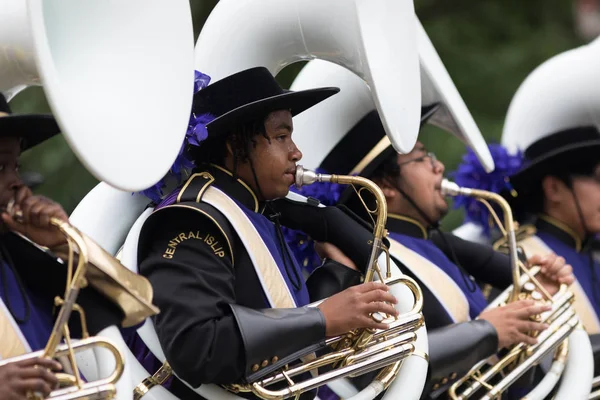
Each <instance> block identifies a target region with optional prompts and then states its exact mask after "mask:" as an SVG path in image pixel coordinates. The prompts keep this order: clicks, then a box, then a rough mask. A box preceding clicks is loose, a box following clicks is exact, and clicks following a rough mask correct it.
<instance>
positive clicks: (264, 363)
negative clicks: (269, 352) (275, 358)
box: [260, 360, 269, 368]
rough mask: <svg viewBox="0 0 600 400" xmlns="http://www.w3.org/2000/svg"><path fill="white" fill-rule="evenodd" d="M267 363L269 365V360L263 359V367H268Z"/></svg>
mask: <svg viewBox="0 0 600 400" xmlns="http://www.w3.org/2000/svg"><path fill="white" fill-rule="evenodd" d="M267 365H269V362H268V361H267V360H263V362H262V363H261V364H260V366H261V367H263V368H264V367H266V366H267Z"/></svg>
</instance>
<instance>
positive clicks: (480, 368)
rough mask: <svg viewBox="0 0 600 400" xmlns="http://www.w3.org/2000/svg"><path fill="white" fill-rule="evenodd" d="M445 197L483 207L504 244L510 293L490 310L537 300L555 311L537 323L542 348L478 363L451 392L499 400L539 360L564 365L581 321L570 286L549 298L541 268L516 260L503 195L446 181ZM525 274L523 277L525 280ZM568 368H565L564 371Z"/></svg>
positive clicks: (455, 396)
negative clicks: (497, 209)
mask: <svg viewBox="0 0 600 400" xmlns="http://www.w3.org/2000/svg"><path fill="white" fill-rule="evenodd" d="M441 191H442V194H444V195H446V196H470V197H475V198H477V200H479V201H481V202H482V203H483V204H484V205H485V206H486V207H487V208H488V210H489V211H490V213H491V215H492V217H493V218H494V220H495V222H496V223H497V224H498V227H499V228H500V230H501V231H502V233H503V235H504V238H505V240H506V246H507V248H508V254H509V257H510V264H511V268H512V277H513V285H512V286H511V287H509V288H508V289H506V290H505V291H504V292H503V293H502V294H501V295H500V296H498V298H496V299H495V300H494V301H493V302H492V303H490V305H489V306H488V307H499V306H502V305H505V304H508V303H511V302H514V301H517V300H524V299H534V300H538V301H545V302H547V303H549V304H550V305H551V306H552V309H551V310H550V311H547V312H545V313H542V314H541V315H540V316H539V322H542V323H546V324H548V325H549V327H548V329H546V330H545V331H543V332H537V333H535V334H536V335H537V336H536V337H537V340H538V343H537V344H535V345H531V346H528V345H526V344H524V343H520V344H518V345H515V346H514V347H512V348H511V349H509V350H508V353H507V354H506V355H505V356H504V357H502V358H501V359H500V360H499V361H498V362H497V363H496V364H494V365H491V366H489V368H487V369H485V367H486V366H488V361H487V360H483V361H481V362H479V363H477V364H476V365H475V366H474V367H473V368H472V369H471V370H470V371H469V372H468V373H467V375H465V376H464V377H462V378H461V379H459V380H458V381H457V382H455V383H454V384H453V385H452V386H451V387H450V389H449V395H450V397H451V398H452V399H461V400H463V399H468V398H470V397H471V396H473V395H475V394H479V395H481V394H482V393H483V396H482V397H478V398H481V399H489V400H491V399H495V398H498V397H499V396H500V395H501V394H502V393H503V392H504V391H506V390H507V389H508V388H509V387H510V385H512V384H513V383H514V382H516V381H517V380H518V379H519V378H520V377H521V376H523V374H525V372H527V371H528V370H529V369H530V368H532V367H534V366H536V365H538V363H539V362H540V360H541V359H542V358H543V357H544V356H546V355H547V354H549V353H550V352H551V351H555V363H562V364H564V363H565V362H566V358H567V354H568V345H567V341H566V339H567V338H568V337H569V335H570V334H571V333H572V332H573V331H574V330H575V329H576V328H577V327H578V325H579V318H578V317H577V315H576V314H575V311H574V309H573V307H572V306H571V304H572V303H573V300H574V296H573V293H572V292H570V291H568V290H567V285H564V284H562V285H561V286H560V288H559V291H558V292H557V293H556V294H555V295H554V296H550V294H549V293H548V292H547V291H546V290H545V289H544V287H543V286H542V285H541V284H540V283H539V282H538V281H537V279H536V278H535V275H536V274H537V273H538V272H539V271H540V268H539V267H537V266H534V267H531V268H529V269H528V268H526V267H525V266H524V265H523V263H522V262H521V261H520V260H519V257H518V254H519V253H518V248H517V240H516V233H515V232H516V229H515V223H514V220H513V216H512V210H511V208H510V206H509V205H508V202H507V201H506V200H505V199H504V198H503V197H502V196H500V195H498V194H496V193H493V192H488V191H485V190H479V189H470V188H463V187H459V186H458V185H457V184H456V183H454V182H450V181H448V180H446V179H444V180H443V181H442V185H441ZM489 202H494V203H495V204H497V205H498V206H499V207H500V208H501V209H502V212H503V214H504V222H503V223H501V222H500V219H499V217H498V215H497V214H496V213H495V211H494V209H493V208H492V207H491V205H490V204H489ZM521 272H523V275H522V276H521ZM563 367H564V365H563ZM501 373H502V379H501V380H500V381H499V382H496V383H495V384H492V383H491V381H492V379H493V378H494V377H496V376H498V375H499V374H501Z"/></svg>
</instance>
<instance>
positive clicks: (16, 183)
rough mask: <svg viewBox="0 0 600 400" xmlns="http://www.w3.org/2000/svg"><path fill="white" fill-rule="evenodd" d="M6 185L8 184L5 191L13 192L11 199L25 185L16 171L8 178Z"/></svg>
mask: <svg viewBox="0 0 600 400" xmlns="http://www.w3.org/2000/svg"><path fill="white" fill-rule="evenodd" d="M6 183H7V184H6V186H5V188H6V189H5V190H7V191H9V192H12V193H11V197H12V196H14V195H15V193H16V192H17V190H19V189H20V188H21V187H23V185H24V183H23V181H22V180H21V177H20V176H19V174H18V173H17V172H16V171H14V172H11V173H10V176H7V180H6Z"/></svg>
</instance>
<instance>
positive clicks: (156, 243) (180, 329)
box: [138, 166, 371, 397]
mask: <svg viewBox="0 0 600 400" xmlns="http://www.w3.org/2000/svg"><path fill="white" fill-rule="evenodd" d="M207 172H209V173H210V174H211V176H212V177H213V178H214V181H213V180H209V179H204V178H201V177H198V174H196V175H195V176H196V177H195V178H194V179H193V180H191V181H188V182H187V183H186V185H184V186H183V189H182V191H181V196H180V200H179V201H180V202H179V204H178V206H176V207H164V208H160V209H158V210H157V211H155V212H154V213H153V214H152V215H151V216H150V217H149V219H148V220H147V221H146V223H145V224H144V226H143V228H142V231H141V235H140V242H139V249H138V250H139V252H138V254H139V260H140V272H141V274H143V275H144V276H146V277H147V278H148V279H149V280H150V282H151V283H152V285H153V287H154V301H155V304H156V305H157V306H158V307H159V308H160V309H161V313H160V314H159V315H157V316H156V317H155V320H154V322H155V326H156V330H157V334H158V337H159V340H160V343H161V346H162V348H163V350H164V352H165V355H166V358H167V359H168V361H169V363H170V364H171V366H172V367H173V369H174V371H175V372H176V373H177V375H178V376H179V377H180V378H182V379H183V380H185V381H187V382H188V383H189V384H190V385H192V386H194V387H197V386H199V385H201V384H203V383H214V384H229V383H236V382H240V381H242V382H243V381H252V380H255V379H258V378H259V377H260V376H263V375H264V374H265V373H266V372H268V371H270V370H272V369H274V368H276V367H280V366H281V365H283V364H285V363H287V362H289V360H291V359H293V358H296V357H297V354H298V352H304V353H305V352H306V351H307V350H312V351H314V349H315V347H318V346H321V345H322V344H323V343H324V339H325V323H324V319H323V316H322V314H321V312H320V311H319V310H318V309H316V308H308V307H301V308H295V309H270V308H268V307H269V305H268V303H267V302H266V299H265V296H264V293H263V289H262V286H261V284H260V281H259V278H258V276H257V273H256V272H255V269H254V266H253V264H252V262H251V260H250V258H249V255H248V250H249V249H246V248H245V246H244V245H243V244H242V243H241V241H240V238H239V237H238V234H237V233H236V231H235V230H234V228H233V226H232V225H231V224H230V222H229V221H228V220H227V218H226V217H225V216H224V215H223V214H222V213H221V212H220V211H218V210H217V209H216V208H214V207H213V206H211V205H209V204H207V203H205V202H201V200H200V197H201V196H200V197H199V194H201V193H203V192H204V189H205V187H206V185H209V184H212V185H214V186H215V187H217V188H219V189H220V190H221V191H223V192H224V193H226V194H227V195H228V196H229V197H231V198H232V199H234V200H235V201H236V202H237V203H238V204H239V205H241V206H242V207H247V208H248V209H250V210H252V211H254V212H261V213H263V215H265V216H267V217H270V218H271V220H272V221H273V222H274V223H275V225H276V226H277V225H278V224H279V223H282V224H284V225H287V226H289V227H291V228H294V229H302V230H304V231H305V232H307V233H309V234H310V236H311V237H313V238H315V239H317V240H324V241H330V242H332V243H334V244H338V245H339V246H341V247H342V250H343V251H345V252H348V253H350V254H351V255H354V256H355V258H354V260H355V261H356V262H357V264H361V265H366V262H367V258H368V250H369V249H370V246H369V243H368V242H369V240H370V239H371V235H370V232H369V231H368V229H366V228H365V227H363V226H362V225H361V224H360V223H358V222H357V221H355V220H354V219H353V218H351V217H348V216H347V215H346V214H344V212H342V211H341V210H340V209H338V208H336V207H327V208H321V207H316V204H306V203H303V204H299V203H295V202H291V201H288V200H285V199H282V200H277V201H273V202H268V203H259V201H258V199H257V197H256V195H255V194H254V193H253V191H252V190H251V189H250V188H249V186H248V185H246V184H245V183H244V182H242V181H241V180H238V179H234V178H233V177H232V176H231V174H230V173H229V172H228V171H226V170H224V169H222V168H220V167H216V166H211V167H208V168H207ZM190 200H191V201H190ZM196 200H200V202H197V201H196ZM182 206H183V207H182ZM339 224H342V225H343V224H347V225H343V226H346V227H345V229H343V231H345V232H354V233H353V234H352V235H351V236H352V237H350V238H348V240H343V241H342V240H341V239H340V238H339V237H337V233H338V232H339V231H338V230H334V229H332V227H333V226H334V225H339ZM282 240H283V238H282ZM361 249H362V250H361ZM250 250H251V249H250ZM362 254H364V256H362ZM334 268H338V272H339V273H337V274H334V275H333V276H332V277H331V279H330V281H331V282H332V284H335V285H340V286H341V287H347V286H349V285H352V284H356V283H359V282H360V279H361V274H360V273H359V272H357V271H354V270H351V269H349V268H346V267H343V266H340V265H335V267H334ZM288 275H289V274H288ZM290 280H291V279H290ZM302 280H303V279H302ZM301 284H303V285H304V284H305V283H304V282H302V283H301ZM180 390H183V389H181V384H180V383H179V384H178V383H177V381H175V382H174V385H173V386H172V391H173V392H174V393H176V394H177V395H179V396H182V397H190V396H189V395H186V394H183V392H181V391H180Z"/></svg>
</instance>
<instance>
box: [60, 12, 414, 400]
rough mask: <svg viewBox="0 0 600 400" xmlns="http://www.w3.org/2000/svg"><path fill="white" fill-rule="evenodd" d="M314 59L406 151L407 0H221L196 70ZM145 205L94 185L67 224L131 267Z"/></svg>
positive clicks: (218, 395) (410, 86) (410, 31)
mask: <svg viewBox="0 0 600 400" xmlns="http://www.w3.org/2000/svg"><path fill="white" fill-rule="evenodd" d="M315 58H320V59H326V60H329V61H332V62H335V63H337V64H340V65H342V66H344V67H346V68H348V69H350V70H351V71H353V72H354V73H356V74H357V75H358V76H360V77H361V78H362V79H364V80H365V81H366V82H367V83H368V84H369V87H370V88H371V90H372V93H373V101H374V102H375V104H376V105H377V107H378V109H379V111H380V114H381V115H382V118H383V119H384V123H385V125H386V128H387V130H388V132H393V134H392V135H390V137H391V140H392V143H393V144H394V145H395V146H396V148H397V149H399V150H401V151H402V150H403V151H410V149H411V148H412V146H413V145H414V143H415V141H416V135H417V133H418V127H419V115H420V107H419V100H418V99H419V98H420V87H419V69H418V58H417V50H416V32H415V24H414V8H413V4H412V2H411V1H400V2H399V1H396V0H370V1H364V0H352V1H348V0H319V1H317V0H221V1H220V2H219V3H218V4H217V6H216V7H215V8H214V10H213V11H212V13H211V15H210V16H209V18H208V20H207V22H206V24H205V25H204V27H203V29H202V32H201V34H200V37H199V39H198V41H197V44H196V69H197V70H199V71H201V72H203V73H205V74H208V75H209V76H211V78H212V82H215V81H217V80H219V79H221V78H223V77H225V76H228V75H230V74H233V73H235V72H238V71H241V70H244V69H247V68H251V67H255V66H266V67H267V68H269V70H270V71H271V72H272V73H273V74H277V73H278V72H279V71H280V70H281V69H283V68H284V67H285V66H287V65H289V64H291V63H293V62H296V61H302V60H310V59H315ZM316 108H317V107H315V109H316ZM188 111H189V109H188ZM312 111H313V110H310V111H309V112H312ZM184 131H185V129H183V130H182V137H181V138H180V139H178V138H176V137H175V136H173V139H172V140H173V142H174V143H175V142H176V143H177V146H179V145H180V144H181V141H182V140H183V133H184ZM170 161H172V160H170ZM146 204H147V201H145V199H144V198H143V197H141V196H131V195H130V194H129V193H125V192H120V191H118V190H115V189H113V188H111V187H109V186H108V185H105V184H102V183H101V184H100V185H98V186H97V187H96V188H94V189H93V190H92V191H91V192H90V193H89V194H88V195H87V196H86V198H84V199H83V200H82V202H81V203H80V204H79V206H78V207H77V209H76V210H75V212H74V213H73V215H72V217H71V220H72V221H74V222H75V223H76V224H77V226H78V227H80V228H81V229H82V230H84V231H85V232H89V233H90V236H91V237H92V238H93V239H94V240H95V241H97V242H98V243H99V244H101V245H102V246H103V247H104V248H106V249H109V251H111V252H113V254H114V253H116V252H117V251H119V249H121V246H122V244H123V243H124V242H125V238H126V237H127V236H128V239H127V243H126V245H125V246H124V247H123V248H122V261H123V263H124V264H125V265H127V266H128V267H130V268H131V269H133V270H137V265H136V264H137V263H136V262H135V257H133V258H132V259H133V260H134V261H127V260H126V258H128V257H126V255H127V254H132V252H133V251H135V249H136V248H137V235H139V229H140V227H141V225H142V224H143V221H144V220H145V219H146V218H147V216H148V215H149V213H150V211H151V210H146V211H144V212H143V214H142V211H143V210H144V208H145V206H146ZM92 211H93V213H92V214H90V212H92ZM140 214H142V215H141V216H140ZM138 217H139V219H138ZM136 219H138V220H137V222H135V221H136ZM134 222H135V224H134ZM132 227H133V228H132ZM127 232H129V233H127ZM149 326H150V321H147V323H146V325H145V326H144V329H140V330H139V333H140V335H141V336H142V337H143V339H144V341H145V342H146V344H147V345H148V347H150V349H151V350H152V351H153V353H154V354H155V355H157V357H158V358H159V359H161V358H162V359H164V355H162V354H161V351H160V346H157V340H156V334H155V333H154V332H153V330H152V329H145V328H148V327H149ZM150 328H151V327H150ZM161 356H162V357H161ZM403 376H404V378H403ZM406 378H407V374H404V375H403V374H402V372H401V374H400V376H399V377H398V378H397V379H396V381H398V382H401V381H402V382H406V380H407V379H406ZM408 380H410V376H409V377H408ZM407 383H408V384H407V385H406V386H409V385H410V384H412V383H411V382H407ZM157 389H160V388H154V389H152V390H150V392H149V393H148V394H147V396H149V395H150V394H151V393H153V392H154V391H155V390H157ZM197 391H198V392H200V393H201V394H202V395H203V396H204V397H206V398H210V399H223V398H237V396H235V395H233V394H231V393H229V392H225V391H224V390H223V389H221V388H220V387H218V386H215V385H202V386H201V387H200V388H199V389H197ZM417 397H418V396H417Z"/></svg>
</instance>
